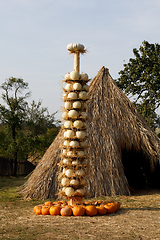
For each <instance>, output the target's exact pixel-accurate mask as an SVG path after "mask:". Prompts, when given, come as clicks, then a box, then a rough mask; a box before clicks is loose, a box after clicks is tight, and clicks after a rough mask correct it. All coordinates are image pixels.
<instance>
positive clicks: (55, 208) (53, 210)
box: [49, 206, 61, 216]
mask: <svg viewBox="0 0 160 240" xmlns="http://www.w3.org/2000/svg"><path fill="white" fill-rule="evenodd" d="M60 211H61V207H60V206H52V207H50V210H49V212H50V215H52V216H56V215H60Z"/></svg>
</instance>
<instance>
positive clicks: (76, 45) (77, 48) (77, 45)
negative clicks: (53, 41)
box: [67, 43, 84, 52]
mask: <svg viewBox="0 0 160 240" xmlns="http://www.w3.org/2000/svg"><path fill="white" fill-rule="evenodd" d="M67 50H68V51H71V52H74V51H83V50H84V45H82V44H80V43H70V44H68V45H67Z"/></svg>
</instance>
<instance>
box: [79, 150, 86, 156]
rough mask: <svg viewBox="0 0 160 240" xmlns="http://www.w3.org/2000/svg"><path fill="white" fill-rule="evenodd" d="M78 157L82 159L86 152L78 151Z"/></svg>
mask: <svg viewBox="0 0 160 240" xmlns="http://www.w3.org/2000/svg"><path fill="white" fill-rule="evenodd" d="M77 155H78V156H80V157H83V156H84V155H85V153H84V151H78V152H77Z"/></svg>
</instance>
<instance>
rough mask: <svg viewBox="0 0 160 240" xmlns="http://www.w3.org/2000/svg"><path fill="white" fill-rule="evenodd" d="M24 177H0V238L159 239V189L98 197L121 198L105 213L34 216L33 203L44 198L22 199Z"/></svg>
mask: <svg viewBox="0 0 160 240" xmlns="http://www.w3.org/2000/svg"><path fill="white" fill-rule="evenodd" d="M25 181H26V179H25V178H0V239H13V240H14V239H19V240H20V239H23V240H33V239H40V240H42V239H43V240H44V239H45V240H46V239H48V240H50V239H61V240H68V239H70V240H72V239H73V240H76V239H78V240H87V239H95V240H103V239H105V240H106V239H109V240H110V239H120V240H122V239H125V240H130V239H141V240H142V239H143V240H148V239H150V240H155V239H156V240H160V190H150V191H141V192H136V193H135V194H134V196H130V197H129V196H116V197H104V198H101V199H103V200H104V199H106V200H114V201H119V202H121V208H120V210H119V211H118V212H116V213H113V214H107V215H105V216H95V217H88V216H83V217H74V216H71V217H62V216H50V215H49V216H42V215H39V216H36V215H35V214H34V212H33V207H34V206H35V205H37V204H40V203H44V202H45V201H44V200H27V201H26V200H23V199H22V197H21V195H20V194H19V193H18V192H17V190H18V188H19V186H21V185H22V184H24V183H25ZM50 200H52V201H54V199H50ZM95 200H97V199H95Z"/></svg>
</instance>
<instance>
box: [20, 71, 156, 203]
mask: <svg viewBox="0 0 160 240" xmlns="http://www.w3.org/2000/svg"><path fill="white" fill-rule="evenodd" d="M88 115H89V118H90V120H89V122H88V145H89V148H88V156H89V157H88V162H89V164H90V174H89V176H88V186H87V192H88V193H89V194H90V196H91V197H97V196H111V195H129V194H130V187H132V188H143V187H145V186H146V185H147V186H151V185H152V184H155V183H156V182H157V183H158V181H159V180H160V178H159V174H158V173H159V166H160V139H159V138H158V137H157V135H156V134H155V133H154V132H153V131H152V130H151V128H150V127H149V126H148V125H147V123H146V122H145V121H144V119H143V118H142V117H141V115H140V114H139V113H138V112H137V110H136V108H135V107H134V105H133V104H132V103H131V101H130V100H129V99H128V98H127V97H126V96H125V94H124V93H123V92H122V91H121V90H120V89H119V88H118V87H117V85H116V84H115V82H114V80H113V79H112V77H111V76H110V74H109V71H108V69H107V68H105V67H102V68H101V69H100V71H99V72H98V74H97V75H96V77H95V78H94V79H93V80H92V82H91V84H90V91H89V100H88ZM62 138H63V129H61V130H60V132H59V134H58V135H57V137H56V139H55V140H54V142H53V143H52V144H51V146H50V147H49V148H48V150H47V151H46V153H45V154H44V156H43V158H42V160H41V161H40V162H39V164H38V165H37V167H36V169H35V170H34V172H33V173H32V175H31V176H30V178H29V179H28V181H27V183H26V185H25V186H24V187H23V190H22V194H23V196H24V197H25V198H38V199H47V198H55V196H56V194H57V193H58V188H59V183H58V166H57V163H58V162H59V161H60V151H61V150H60V144H61V142H62ZM158 178H159V179H158ZM159 182H160V181H159ZM154 186H156V185H154Z"/></svg>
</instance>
